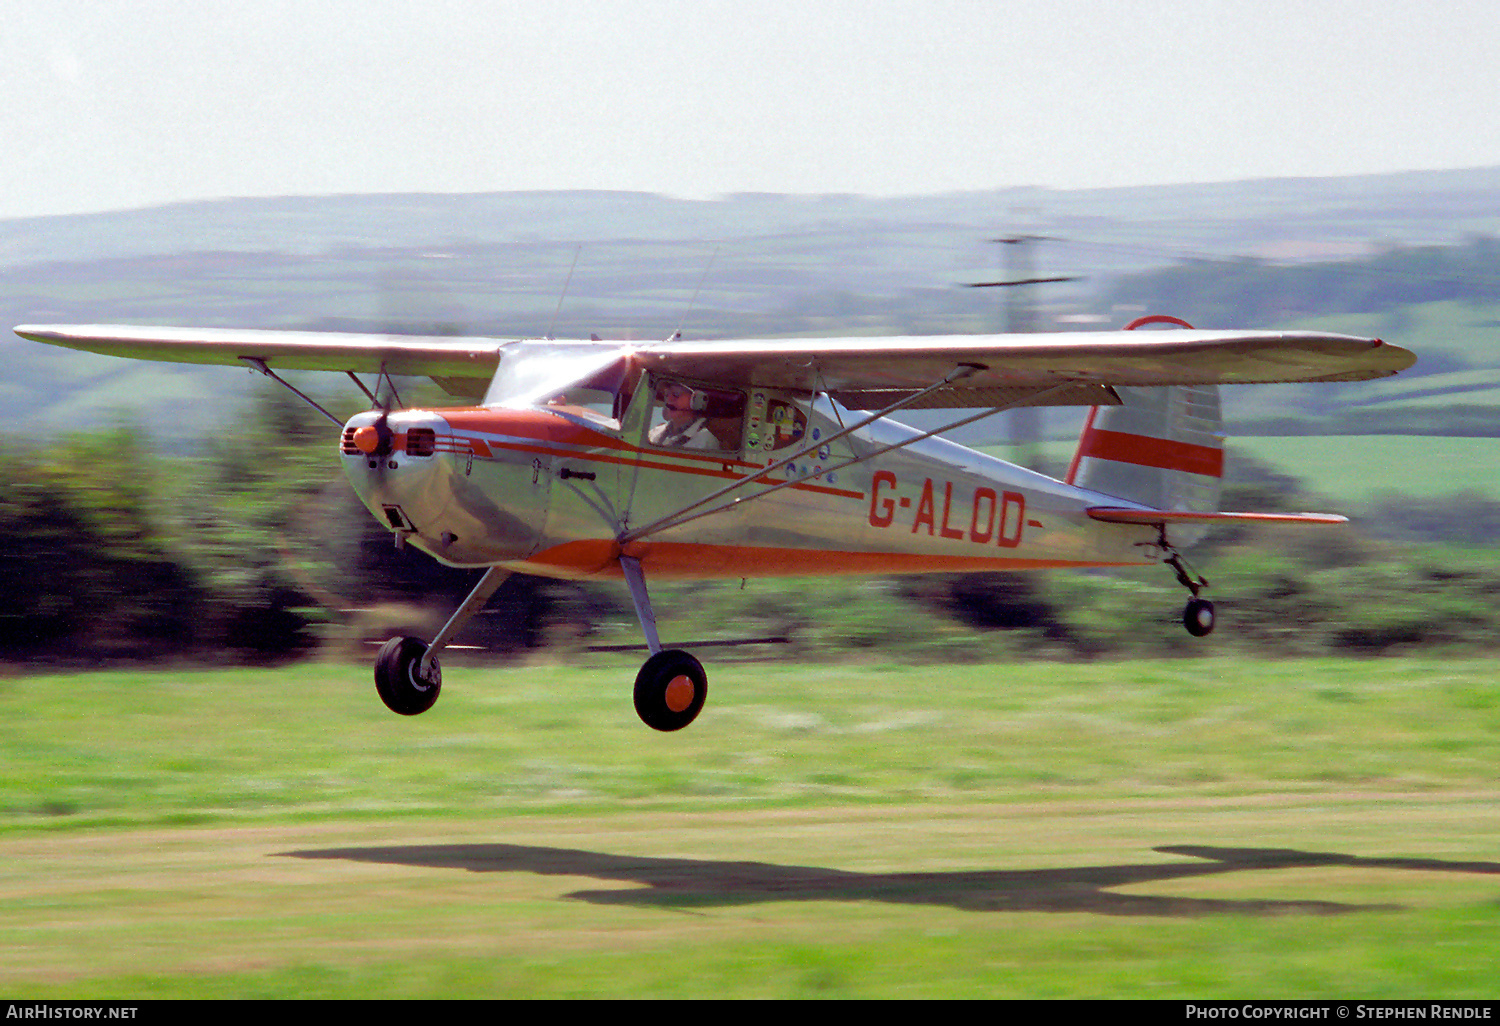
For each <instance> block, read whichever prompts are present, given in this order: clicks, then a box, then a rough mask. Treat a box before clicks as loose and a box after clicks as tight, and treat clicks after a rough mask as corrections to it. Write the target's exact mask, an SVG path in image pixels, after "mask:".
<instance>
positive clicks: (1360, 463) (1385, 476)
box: [1229, 435, 1500, 502]
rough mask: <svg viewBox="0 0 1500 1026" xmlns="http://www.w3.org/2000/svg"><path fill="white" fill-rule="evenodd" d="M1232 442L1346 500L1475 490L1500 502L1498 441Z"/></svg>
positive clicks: (1359, 438)
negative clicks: (1398, 493)
mask: <svg viewBox="0 0 1500 1026" xmlns="http://www.w3.org/2000/svg"><path fill="white" fill-rule="evenodd" d="M1229 444H1230V447H1231V448H1232V449H1234V450H1238V451H1244V452H1248V453H1249V454H1250V455H1251V456H1254V457H1255V458H1256V459H1259V460H1262V461H1264V462H1266V463H1269V464H1271V465H1272V466H1275V467H1277V468H1278V469H1280V470H1282V471H1283V472H1284V473H1288V474H1292V475H1294V476H1296V477H1298V478H1300V479H1301V480H1302V481H1303V483H1304V484H1305V485H1306V487H1307V488H1308V489H1309V490H1310V491H1313V492H1316V493H1318V494H1320V495H1328V496H1332V497H1333V498H1335V499H1338V500H1339V501H1342V502H1364V501H1366V500H1368V499H1370V498H1371V497H1372V496H1374V495H1377V494H1379V493H1381V492H1405V493H1406V494H1408V495H1422V496H1432V495H1450V494H1452V493H1454V492H1459V491H1473V492H1479V493H1480V494H1482V495H1486V496H1488V497H1490V498H1492V499H1494V498H1500V445H1497V444H1495V439H1493V438H1446V437H1429V436H1423V435H1330V436H1326V437H1314V436H1305V437H1287V438H1231V439H1230V440H1229Z"/></svg>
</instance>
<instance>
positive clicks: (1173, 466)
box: [1078, 428, 1224, 477]
mask: <svg viewBox="0 0 1500 1026" xmlns="http://www.w3.org/2000/svg"><path fill="white" fill-rule="evenodd" d="M1078 457H1079V458H1080V459H1081V458H1083V457H1091V458H1093V459H1099V460H1114V461H1115V462H1116V463H1134V464H1135V465H1136V466H1140V467H1156V468H1157V469H1159V470H1182V471H1186V472H1187V473H1189V474H1203V475H1205V476H1207V477H1223V476H1224V450H1222V449H1215V448H1213V447H1211V446H1207V445H1193V444H1191V443H1189V442H1178V441H1173V440H1172V439H1170V438H1152V437H1151V436H1150V435H1133V434H1128V433H1127V432H1124V431H1101V430H1099V429H1097V428H1094V429H1091V430H1089V431H1086V432H1085V433H1084V436H1083V438H1082V439H1080V440H1079V443H1078Z"/></svg>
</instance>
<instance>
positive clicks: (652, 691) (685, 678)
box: [635, 649, 708, 730]
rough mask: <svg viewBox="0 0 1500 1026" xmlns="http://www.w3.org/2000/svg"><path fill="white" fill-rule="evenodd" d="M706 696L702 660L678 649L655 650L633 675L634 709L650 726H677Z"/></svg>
mask: <svg viewBox="0 0 1500 1026" xmlns="http://www.w3.org/2000/svg"><path fill="white" fill-rule="evenodd" d="M707 699H708V675H707V674H706V673H704V672H703V664H702V663H700V662H698V660H696V659H694V658H693V657H692V656H690V655H688V654H687V653H686V652H683V651H682V650H680V649H668V650H667V651H665V652H658V653H656V654H655V655H654V656H652V657H651V658H650V659H647V660H646V663H645V665H644V666H642V667H641V672H640V673H638V674H636V675H635V711H636V713H637V715H639V716H640V718H641V720H642V721H643V722H644V723H645V724H646V726H648V727H650V728H652V729H653V730H681V729H682V728H683V727H686V726H687V725H688V724H689V723H692V722H693V720H695V719H697V718H698V714H699V713H700V712H702V711H703V703H704V702H705V701H706V700H707Z"/></svg>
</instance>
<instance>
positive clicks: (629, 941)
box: [0, 657, 1500, 1000]
mask: <svg viewBox="0 0 1500 1026" xmlns="http://www.w3.org/2000/svg"><path fill="white" fill-rule="evenodd" d="M1497 669H1500V662H1497V661H1495V660H1472V661H1465V662H1457V661H1452V660H1440V659H1433V660H1417V659H1391V660H1374V661H1353V660H1337V661H1334V660H1329V661H1288V662H1265V663H1248V662H1232V661H1227V660H1207V659H1205V660H1174V661H1168V662H1138V663H1120V664H1093V665H1064V664H1040V663H1037V664H1018V665H1012V666H978V667H975V666H969V667H947V666H937V667H920V668H914V667H898V666H890V665H868V666H862V667H847V666H845V667H839V666H818V665H796V666H778V665H776V664H774V663H743V664H738V665H736V664H729V663H714V664H712V665H711V666H710V673H711V677H712V684H711V688H712V694H711V696H710V700H709V706H708V709H707V710H706V711H705V713H704V715H703V716H702V717H701V718H700V720H699V721H698V723H696V724H694V725H693V726H692V727H691V728H689V729H688V730H686V731H683V732H681V733H679V734H672V735H660V734H654V733H652V732H650V731H649V730H647V729H646V728H645V727H643V726H641V725H640V724H639V723H638V722H637V721H636V719H635V716H634V713H633V711H632V710H631V708H630V701H629V689H628V683H629V680H630V679H631V677H632V676H633V672H634V662H633V660H624V659H616V658H613V657H610V658H603V657H594V658H593V659H592V661H590V662H589V663H588V665H583V666H578V667H573V668H566V667H561V666H558V665H552V664H536V665H530V666H524V667H515V668H482V667H464V666H449V667H447V668H446V670H447V672H446V678H447V683H446V685H445V691H444V694H443V697H442V699H441V701H439V703H438V705H437V706H436V708H435V709H434V710H433V711H432V712H430V713H428V714H426V715H424V716H422V717H418V718H415V719H410V720H408V719H403V718H399V717H396V716H393V715H391V714H389V713H387V712H386V711H385V710H384V709H383V708H382V707H381V706H380V705H379V704H378V701H377V700H376V698H375V696H374V694H373V687H372V686H371V685H370V683H369V682H368V679H367V676H368V671H367V669H365V668H363V667H354V666H345V665H337V664H318V665H304V666H298V667H290V668H283V669H275V670H257V671H248V670H246V671H227V670H226V671H218V670H214V671H191V670H175V671H168V670H142V671H138V672H111V673H71V674H39V673H30V674H25V675H16V676H11V677H8V678H4V679H0V707H3V711H4V715H3V718H0V736H3V739H4V741H3V745H4V747H3V751H4V752H5V756H4V758H5V767H6V772H5V774H4V779H3V783H0V857H3V858H4V864H5V865H6V867H7V870H6V873H5V874H4V876H3V877H0V946H3V949H4V951H5V952H6V957H5V959H4V960H3V962H0V987H3V990H4V992H5V993H7V995H9V996H11V997H13V998H25V999H37V998H45V997H74V998H76V997H95V998H118V999H122V1000H125V999H142V998H161V997H381V996H397V997H435V996H439V997H490V996H528V997H529V996H601V997H604V996H657V997H660V996H673V997H703V996H714V997H797V996H832V997H876V996H895V997H937V996H943V997H950V996H986V997H1006V996H1010V997H1161V998H1186V997H1198V998H1213V997H1219V998H1244V997H1257V998H1272V997H1289V998H1290V997H1350V996H1360V997H1371V998H1375V997H1392V998H1395V997H1423V998H1437V997H1474V998H1493V997H1494V994H1495V982H1494V966H1495V965H1496V964H1500V932H1497V931H1496V930H1495V928H1494V926H1495V917H1496V908H1497V904H1496V903H1497V899H1500V814H1497V812H1496V807H1497V805H1496V803H1497V799H1500V787H1497V785H1496V782H1495V766H1496V765H1497V764H1500V695H1497V691H1496V688H1495V684H1494V681H1495V676H1496V670H1497Z"/></svg>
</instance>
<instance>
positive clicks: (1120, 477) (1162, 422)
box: [1067, 385, 1224, 543]
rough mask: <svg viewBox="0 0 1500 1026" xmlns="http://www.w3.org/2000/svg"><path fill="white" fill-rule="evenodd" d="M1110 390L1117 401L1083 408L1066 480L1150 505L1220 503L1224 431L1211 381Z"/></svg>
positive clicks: (1199, 507) (1196, 507)
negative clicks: (1085, 415)
mask: <svg viewBox="0 0 1500 1026" xmlns="http://www.w3.org/2000/svg"><path fill="white" fill-rule="evenodd" d="M1115 391H1117V392H1118V393H1119V395H1120V399H1121V401H1122V404H1121V405H1120V406H1095V407H1094V408H1093V409H1091V410H1090V411H1089V416H1088V420H1087V421H1086V422H1085V423H1084V426H1083V434H1082V435H1081V436H1079V439H1078V452H1077V453H1076V454H1075V455H1074V456H1073V463H1072V465H1071V466H1070V467H1069V468H1068V477H1067V480H1068V483H1069V484H1073V485H1077V486H1079V487H1080V488H1089V489H1092V490H1094V491H1097V492H1103V493H1104V494H1106V495H1113V496H1116V497H1117V498H1121V499H1128V500H1130V501H1132V502H1138V503H1141V504H1142V505H1146V506H1152V507H1155V508H1156V509H1166V510H1186V511H1191V512H1195V513H1210V512H1214V511H1216V510H1218V508H1219V487H1220V483H1221V481H1222V479H1223V476H1224V432H1223V421H1222V418H1221V417H1220V414H1219V390H1218V388H1217V386H1214V385H1173V386H1171V387H1170V388H1116V390H1115ZM1182 533H1183V532H1182V531H1180V530H1178V531H1174V535H1179V536H1180V535H1181V534H1182ZM1174 540H1177V541H1179V543H1183V542H1185V541H1186V539H1182V538H1176V539H1174Z"/></svg>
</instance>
